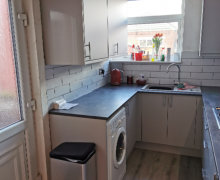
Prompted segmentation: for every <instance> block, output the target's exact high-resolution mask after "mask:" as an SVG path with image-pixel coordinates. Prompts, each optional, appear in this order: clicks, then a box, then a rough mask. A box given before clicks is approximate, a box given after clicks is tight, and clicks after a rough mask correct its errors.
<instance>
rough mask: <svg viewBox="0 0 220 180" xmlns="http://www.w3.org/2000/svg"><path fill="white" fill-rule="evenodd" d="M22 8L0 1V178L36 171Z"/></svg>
mask: <svg viewBox="0 0 220 180" xmlns="http://www.w3.org/2000/svg"><path fill="white" fill-rule="evenodd" d="M22 12H23V9H22V3H21V0H1V1H0V179H1V180H26V179H35V178H36V176H37V172H38V171H37V166H36V163H37V162H36V159H35V154H36V153H35V150H36V147H35V139H34V128H33V118H32V110H31V108H27V104H28V102H29V104H30V100H31V91H30V78H29V67H28V61H27V55H26V49H27V46H26V43H25V42H26V40H25V33H24V25H23V20H22V19H23V17H24V16H22V15H21V14H20V13H22ZM19 14H20V19H19V18H18V15H19ZM29 107H30V105H29Z"/></svg>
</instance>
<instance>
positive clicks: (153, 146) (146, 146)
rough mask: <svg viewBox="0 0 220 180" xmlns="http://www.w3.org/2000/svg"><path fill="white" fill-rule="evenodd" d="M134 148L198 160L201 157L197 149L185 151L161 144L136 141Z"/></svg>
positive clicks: (185, 149)
mask: <svg viewBox="0 0 220 180" xmlns="http://www.w3.org/2000/svg"><path fill="white" fill-rule="evenodd" d="M135 148H138V149H146V150H151V151H158V152H165V153H172V154H180V155H185V156H192V157H200V158H201V157H202V151H201V150H199V149H187V148H180V147H175V146H169V145H163V144H154V143H146V142H140V141H137V142H136V144H135Z"/></svg>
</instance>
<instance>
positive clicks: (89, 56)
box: [85, 42, 91, 59]
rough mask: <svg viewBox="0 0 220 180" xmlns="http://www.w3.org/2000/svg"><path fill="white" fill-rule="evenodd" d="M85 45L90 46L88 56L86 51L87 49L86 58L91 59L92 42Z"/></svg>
mask: <svg viewBox="0 0 220 180" xmlns="http://www.w3.org/2000/svg"><path fill="white" fill-rule="evenodd" d="M85 47H89V55H88V56H87V55H86V51H85V58H89V59H91V44H90V42H89V43H88V44H86V45H85Z"/></svg>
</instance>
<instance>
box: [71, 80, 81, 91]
mask: <svg viewBox="0 0 220 180" xmlns="http://www.w3.org/2000/svg"><path fill="white" fill-rule="evenodd" d="M81 87H82V82H81V81H75V82H72V83H70V91H71V92H72V91H74V90H76V89H80V88H81Z"/></svg>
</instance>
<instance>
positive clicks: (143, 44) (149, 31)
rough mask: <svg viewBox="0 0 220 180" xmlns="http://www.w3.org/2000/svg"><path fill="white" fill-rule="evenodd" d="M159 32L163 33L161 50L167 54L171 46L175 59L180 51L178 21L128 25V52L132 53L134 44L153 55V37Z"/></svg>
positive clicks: (172, 56)
mask: <svg viewBox="0 0 220 180" xmlns="http://www.w3.org/2000/svg"><path fill="white" fill-rule="evenodd" d="M157 33H162V34H163V36H162V43H161V45H160V51H164V52H163V53H165V54H166V52H165V51H166V50H167V48H171V61H174V60H175V59H174V58H177V57H176V56H177V54H176V53H177V52H178V22H171V23H156V24H136V25H128V53H129V54H131V52H132V45H133V44H134V45H135V46H139V47H140V49H141V50H142V51H144V52H145V54H148V53H149V55H152V50H153V48H152V47H153V42H152V38H153V36H154V35H155V34H157ZM159 54H162V52H159Z"/></svg>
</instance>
